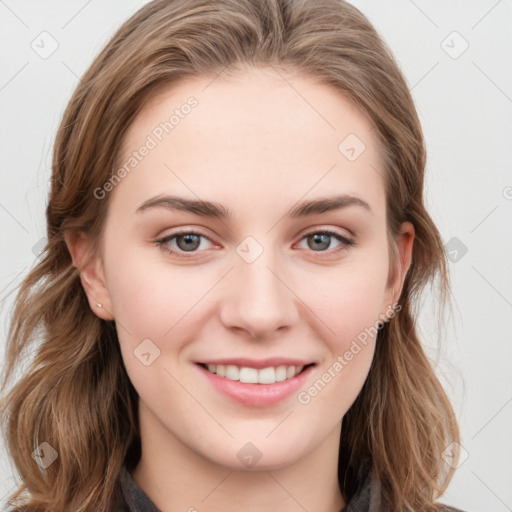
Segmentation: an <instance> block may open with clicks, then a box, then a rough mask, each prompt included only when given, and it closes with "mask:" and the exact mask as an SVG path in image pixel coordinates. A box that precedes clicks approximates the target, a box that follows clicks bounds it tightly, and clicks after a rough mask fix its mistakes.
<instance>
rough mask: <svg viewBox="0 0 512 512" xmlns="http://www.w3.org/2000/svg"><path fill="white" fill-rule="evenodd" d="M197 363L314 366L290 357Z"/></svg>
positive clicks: (310, 362)
mask: <svg viewBox="0 0 512 512" xmlns="http://www.w3.org/2000/svg"><path fill="white" fill-rule="evenodd" d="M197 362H198V363H200V364H222V365H234V366H240V367H244V366H245V367H249V368H257V369H261V368H269V367H270V366H274V367H276V366H306V365H308V364H314V362H313V361H307V360H304V359H293V358H290V357H269V358H267V359H250V358H248V357H226V358H220V359H207V360H206V359H205V360H202V361H197Z"/></svg>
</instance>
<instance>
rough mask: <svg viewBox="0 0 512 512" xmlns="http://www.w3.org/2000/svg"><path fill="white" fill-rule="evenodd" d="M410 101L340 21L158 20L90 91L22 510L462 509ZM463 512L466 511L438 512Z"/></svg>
mask: <svg viewBox="0 0 512 512" xmlns="http://www.w3.org/2000/svg"><path fill="white" fill-rule="evenodd" d="M424 168H425V147H424V141H423V137H422V131H421V126H420V123H419V120H418V116H417V114H416V111H415V108H414V105H413V102H412V99H411V96H410V94H409V91H408V88H407V84H406V82H405V80H404V78H403V76H402V74H401V72H400V70H399V69H398V66H397V64H396V62H395V61H394V59H393V57H392V55H391V53H390V52H389V50H388V49H387V47H386V46H385V44H384V43H383V42H382V40H381V39H380V37H379V36H378V34H377V33H376V31H375V29H374V28H373V27H372V26H371V24H370V23H369V22H368V20H367V19H366V18H365V17H364V16H363V15H362V14H361V13H360V12H359V11H358V10H357V9H355V8H354V7H352V6H351V5H349V4H347V3H345V2H341V1H339V0H325V1H312V0H310V1H285V0H243V1H240V0H236V1H235V0H221V1H216V2H214V3H212V2H207V1H205V0H192V1H191V0H187V1H185V0H181V1H180V0H172V1H169V0H165V1H164V0H156V1H154V2H151V3H149V4H147V5H145V6H144V7H143V8H142V9H140V10H139V11H138V12H137V13H136V14H135V15H134V16H132V18H130V19H129V20H128V21H127V22H126V23H125V24H124V25H123V26H122V27H121V28H120V29H119V31H118V32H117V33H116V34H115V35H114V36H113V38H112V39H111V41H110V42H109V43H108V44H107V46H106V47H105V48H104V49H103V51H102V52H101V53H100V54H99V55H98V57H97V58H96V59H95V61H94V62H93V64H92V65H91V67H90V68H89V70H88V71H87V72H86V73H85V75H84V76H83V77H82V80H81V82H80V84H79V86H78V87H77V89H76V91H75V93H74V95H73V97H72V98H71V101H70V103H69V105H68V107H67V109H66V111H65V113H64V117H63V119H62V122H61V125H60V128H59V131H58V134H57V139H56V143H55V147H54V157H53V169H52V171H53V173H52V182H51V192H50V198H49V203H48V207H47V224H48V244H47V247H46V248H45V251H44V254H43V257H42V259H41V261H40V262H39V263H38V265H37V266H36V268H35V269H33V270H32V271H31V273H30V274H29V276H28V277H27V278H26V279H25V281H24V283H23V284H22V286H21V288H20V291H19V295H18V298H17V302H16V308H15V311H14V316H13V321H12V326H11V330H10V335H9V344H8V359H7V365H6V368H5V375H4V382H3V389H4V390H6V389H7V382H8V380H9V378H11V377H12V376H13V374H14V371H15V369H16V368H18V367H19V366H20V365H21V362H22V358H21V357H20V355H21V354H22V353H23V351H24V350H25V351H26V350H27V349H28V348H30V347H32V346H33V347H34V351H35V357H34V359H33V361H31V363H30V364H31V366H30V367H29V369H28V370H27V371H26V372H25V374H24V375H23V376H22V377H21V378H20V379H19V380H18V381H17V382H15V384H14V385H13V387H12V389H10V390H9V392H8V393H7V394H6V396H5V399H4V401H3V418H4V431H5V435H6V440H7V446H8V448H9V451H10V454H11V456H12V458H13V461H14V462H15V464H16V467H17V469H18V471H19V473H20V475H21V476H22V485H21V487H20V489H19V490H18V492H17V493H16V495H15V496H13V497H12V499H11V500H10V504H12V505H14V506H16V509H17V510H27V511H36V510H37V511H43V510H44V511H49V510H52V511H70V510H73V511H75V510H76V511H89V510H91V511H93V510H94V511H110V510H116V511H117V510H130V511H147V510H153V511H154V510H162V511H163V512H166V511H171V510H172V511H174V510H189V511H194V510H199V511H201V510H210V511H217V510H223V511H229V510H238V509H240V508H241V507H243V508H244V509H246V510H250V511H263V510H264V511H271V510H287V511H292V510H314V511H315V512H333V511H340V510H343V511H345V512H353V511H362V510H371V511H375V510H382V511H384V510H394V511H396V510H404V511H405V510H414V511H420V510H421V511H431V510H450V509H449V508H448V507H445V508H444V507H443V506H442V505H440V504H437V503H436V500H437V498H438V497H439V496H441V494H442V493H443V491H444V490H445V489H446V487H447V485H448V483H449V481H450V478H451V477H452V473H453V469H452V466H450V465H448V464H446V462H445V461H444V458H443V454H444V453H445V451H446V450H447V449H449V450H452V451H454V452H455V453H454V456H455V458H456V456H457V454H456V447H457V446H458V445H457V442H458V439H459V433H458V427H457V422H456V418H455V416H454V413H453V410H452V408H451V406H450V403H449V401H448V399H447V397H446V395H445V392H444V391H443V389H442V387H441V385H440V383H439V381H438V379H437V377H436V376H435V374H434V372H433V370H432V367H431V365H430V363H429V362H428V360H427V358H426V356H425V354H424V352H423V349H422V347H421V343H420V340H419V338H418V335H417V331H416V314H415V312H414V305H415V304H416V301H417V299H418V296H419V294H420V292H421V290H422V288H423V287H424V286H425V284H427V283H428V282H429V281H430V280H432V279H433V278H434V277H435V276H436V275H439V277H440V290H441V298H442V299H443V300H444V299H445V298H446V295H447V293H448V279H447V273H446V263H445V256H444V251H443V246H442V241H441V237H440V235H439V232H438V230H437V229H436V226H435V225H434V224H433V222H432V220H431V218H430V216H429V214H428V212H427V211H426V210H425V207H424V204H423V198H422V194H423V183H424ZM451 510H454V509H451Z"/></svg>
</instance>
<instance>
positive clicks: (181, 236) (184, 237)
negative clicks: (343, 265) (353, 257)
mask: <svg viewBox="0 0 512 512" xmlns="http://www.w3.org/2000/svg"><path fill="white" fill-rule="evenodd" d="M333 238H334V239H335V240H337V241H338V242H339V244H338V247H337V248H334V249H333V248H332V247H330V246H331V242H332V239H333ZM201 239H204V240H208V241H209V242H211V240H210V239H209V238H208V237H207V236H205V235H202V234H201V233H196V232H194V231H181V232H178V233H173V234H171V235H168V236H166V237H164V238H162V239H160V240H156V243H157V244H158V245H159V246H160V247H161V249H162V250H164V251H166V252H168V253H170V254H179V253H184V252H198V251H197V249H199V248H200V247H201ZM304 240H305V241H306V242H307V244H308V246H309V247H308V248H310V249H311V250H312V251H313V252H329V251H326V249H329V248H330V249H331V250H332V251H333V252H336V251H339V250H343V249H347V248H348V247H349V246H350V245H353V244H354V243H355V242H354V241H353V240H350V239H348V238H346V237H344V236H342V235H340V234H339V233H337V232H335V231H314V232H311V233H308V234H307V235H305V236H303V237H302V238H301V240H300V241H301V242H302V241H304ZM171 242H175V244H174V243H173V244H171Z"/></svg>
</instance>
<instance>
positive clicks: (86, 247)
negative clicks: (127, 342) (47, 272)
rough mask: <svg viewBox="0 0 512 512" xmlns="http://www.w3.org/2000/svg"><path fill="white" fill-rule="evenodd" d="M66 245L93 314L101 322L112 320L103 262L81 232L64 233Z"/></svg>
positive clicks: (90, 242) (112, 315) (87, 238)
mask: <svg viewBox="0 0 512 512" xmlns="http://www.w3.org/2000/svg"><path fill="white" fill-rule="evenodd" d="M64 239H65V241H66V245H67V247H68V250H69V253H70V254H71V259H72V260H73V266H75V267H76V268H77V269H78V270H79V271H80V280H81V282H82V286H83V288H84V291H85V293H86V295H87V297H88V299H89V305H90V307H91V309H92V311H93V313H94V314H95V315H96V316H98V317H99V318H102V319H103V320H113V319H114V314H113V308H112V302H111V299H110V295H109V292H108V289H107V286H106V282H105V274H104V268H103V260H102V257H101V254H99V251H98V250H96V249H95V248H94V247H93V244H92V241H91V240H90V239H89V237H88V236H87V235H86V234H85V233H83V232H82V231H78V232H73V233H66V235H64Z"/></svg>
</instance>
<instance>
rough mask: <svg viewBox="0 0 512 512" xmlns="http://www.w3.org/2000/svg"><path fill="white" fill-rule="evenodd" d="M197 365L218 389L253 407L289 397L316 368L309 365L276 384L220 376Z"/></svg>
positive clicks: (263, 405) (271, 403)
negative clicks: (241, 380)
mask: <svg viewBox="0 0 512 512" xmlns="http://www.w3.org/2000/svg"><path fill="white" fill-rule="evenodd" d="M196 366H197V367H198V368H199V370H201V372H202V373H203V374H204V375H205V376H206V377H207V378H208V379H209V381H210V382H211V384H212V385H213V387H214V388H215V389H216V390H217V391H220V392H221V393H223V394H224V395H226V396H228V397H229V398H231V399H233V400H235V401H237V402H240V403H242V404H244V405H250V406H252V407H266V406H268V405H273V404H277V403H278V402H281V401H282V400H284V399H286V398H288V397H289V396H290V395H292V394H293V393H294V392H296V391H297V390H298V389H299V388H300V387H301V386H302V385H303V384H304V381H305V380H306V379H307V378H308V376H309V374H310V373H311V372H312V371H313V368H314V365H313V366H308V368H306V369H305V370H303V371H302V372H301V373H299V374H298V375H296V376H295V377H292V378H291V379H286V380H283V381H281V382H276V383H275V384H247V383H244V382H240V381H238V380H230V379H226V378H225V377H219V376H218V375H217V374H215V373H211V372H209V371H208V370H207V369H206V368H203V367H202V366H200V365H198V364H196Z"/></svg>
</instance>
